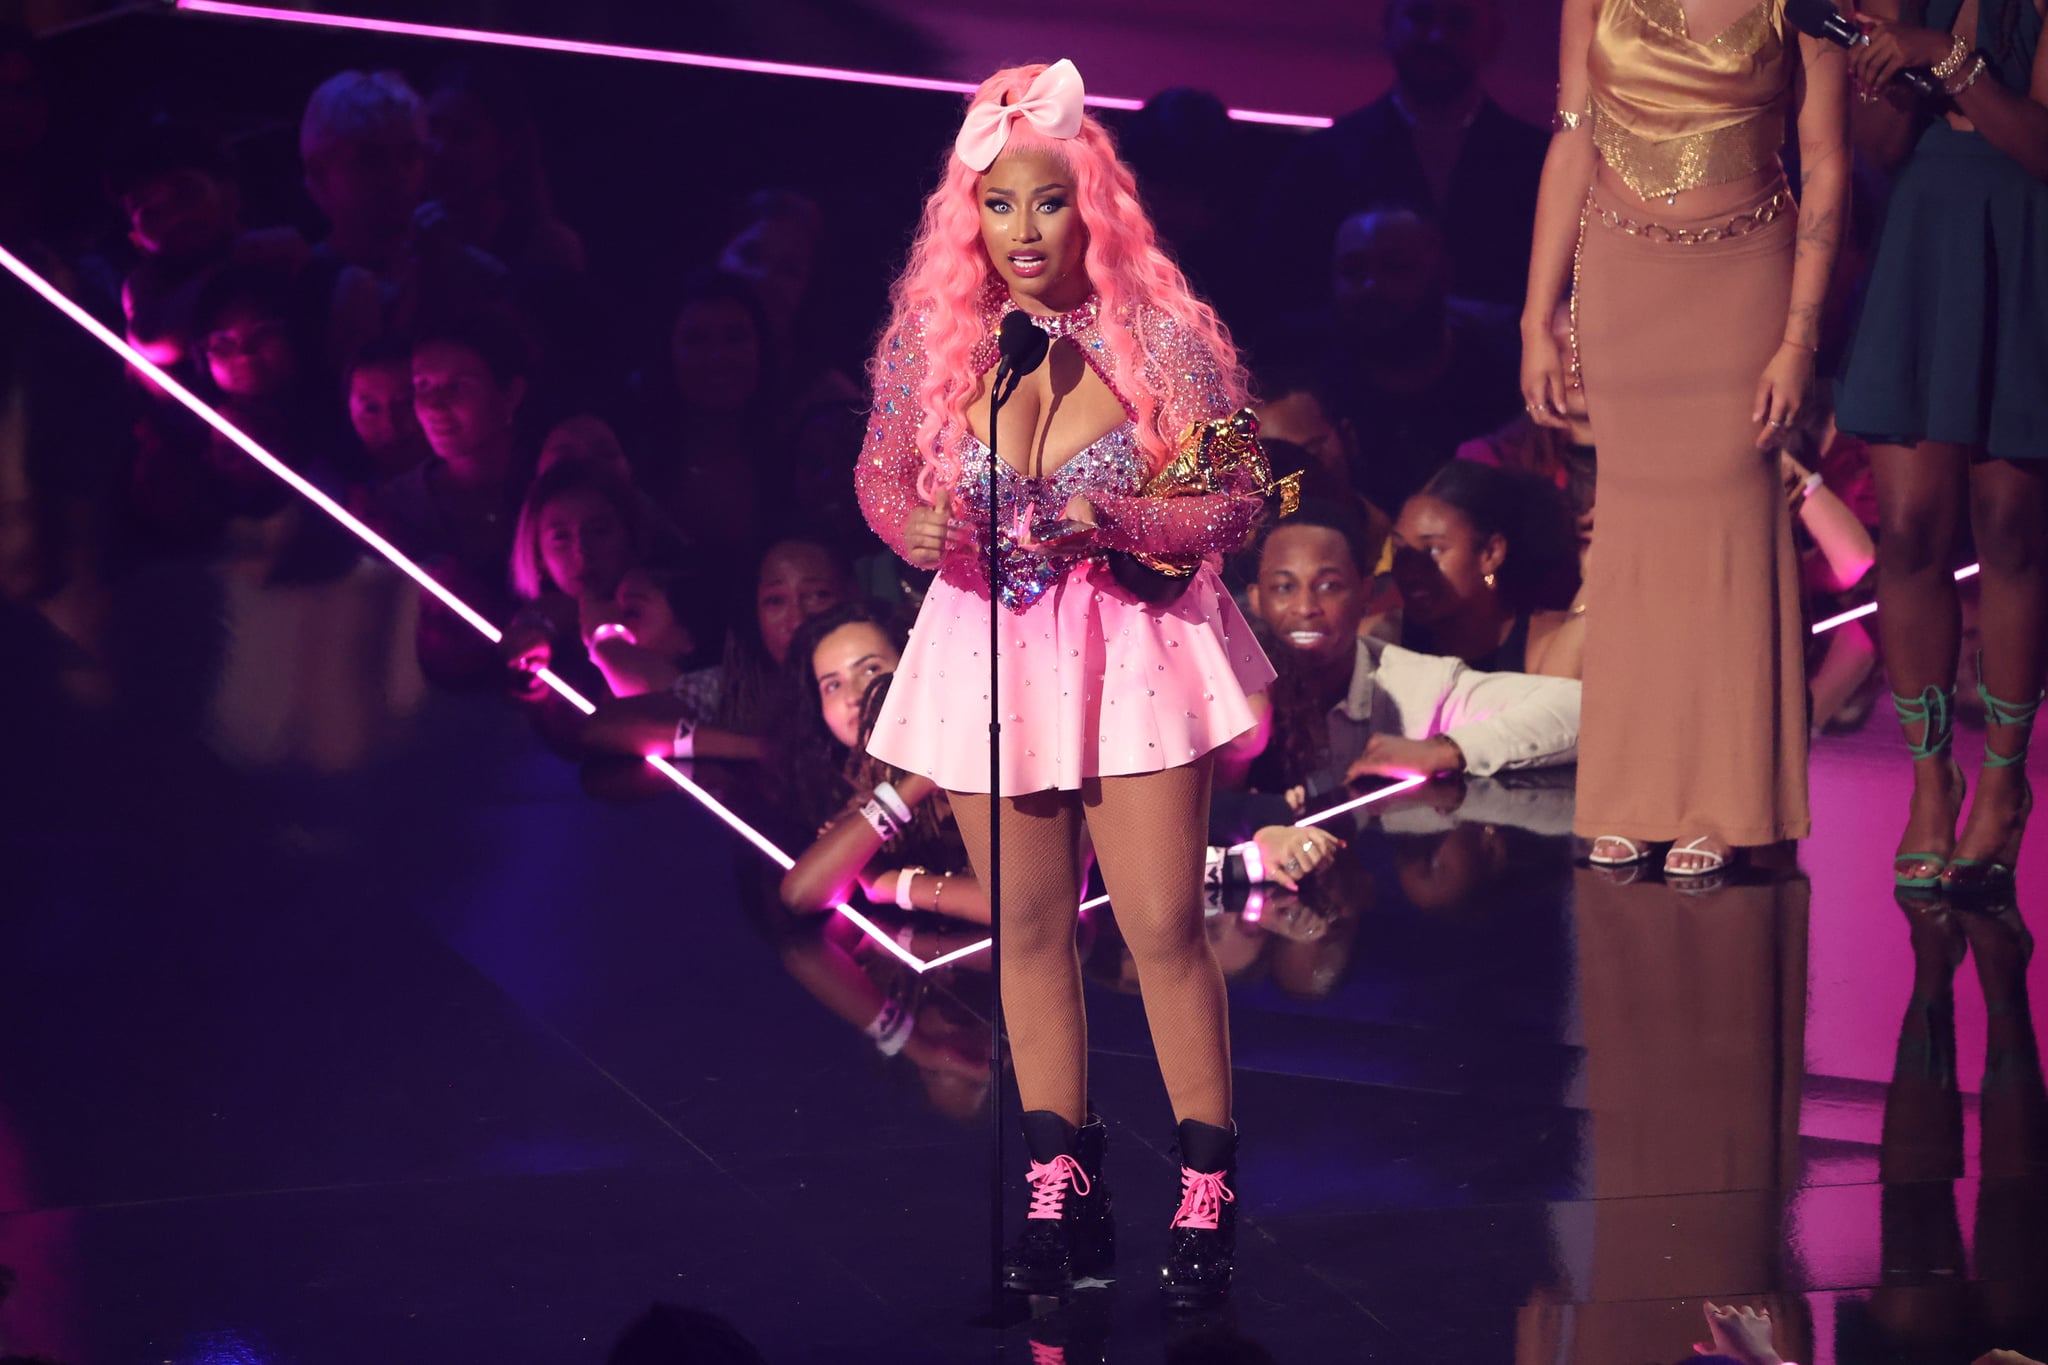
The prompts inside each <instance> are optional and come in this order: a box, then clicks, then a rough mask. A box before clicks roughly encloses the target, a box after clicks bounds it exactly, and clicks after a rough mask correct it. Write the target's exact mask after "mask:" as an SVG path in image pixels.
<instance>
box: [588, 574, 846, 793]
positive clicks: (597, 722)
mask: <svg viewBox="0 0 2048 1365" xmlns="http://www.w3.org/2000/svg"><path fill="white" fill-rule="evenodd" d="M849 575H850V571H849V570H848V568H847V565H846V563H845V561H844V560H843V559H841V558H839V557H838V556H837V555H835V554H834V553H833V552H832V551H831V550H830V549H828V548H827V547H825V546H823V545H820V544H818V543H817V542H815V541H808V540H784V541H778V542H776V543H775V544H773V545H771V546H769V547H768V550H767V552H766V553H764V554H763V555H762V556H761V557H760V559H759V561H758V568H757V571H756V573H755V574H754V575H753V578H752V583H753V600H752V602H751V603H750V604H749V605H750V607H751V610H746V611H737V610H736V611H735V612H734V613H733V624H732V627H731V629H730V630H729V631H728V632H727V634H726V638H725V649H724V655H723V657H722V659H721V660H720V662H719V663H718V665H717V666H716V667H713V668H703V669H696V670H692V671H689V672H683V673H680V674H679V676H677V678H676V679H675V681H674V682H673V684H672V685H671V686H670V688H669V690H668V691H667V692H666V693H663V694H655V693H648V694H647V695H644V696H635V697H626V698H620V699H618V700H616V701H613V702H610V703H607V704H605V705H601V706H599V707H598V710H597V714H596V715H594V716H592V717H591V718H590V724H589V725H588V726H587V727H585V730H584V743H585V745H586V746H587V748H588V749H589V750H590V751H592V752H594V753H604V754H631V755H634V756H637V757H646V756H648V755H652V754H660V755H663V756H667V757H676V758H733V759H750V760H758V759H762V758H765V757H767V756H768V754H769V751H770V740H771V739H772V738H773V737H775V736H778V735H780V734H781V733H782V731H783V729H784V726H785V725H786V723H787V721H788V719H789V715H790V709H791V706H792V702H791V701H790V696H789V686H788V675H787V671H786V664H787V661H788V658H789V651H790V642H791V641H792V640H793V639H794V638H795V636H796V633H797V630H798V629H799V628H800V627H801V626H802V625H803V623H804V622H805V621H806V620H808V619H809V618H811V617H813V616H817V615H819V614H821V613H823V612H826V611H829V610H831V609H832V608H833V607H836V606H838V605H839V604H840V603H841V602H844V601H846V600H847V598H848V596H849V595H850V588H849V582H850V577H849Z"/></svg>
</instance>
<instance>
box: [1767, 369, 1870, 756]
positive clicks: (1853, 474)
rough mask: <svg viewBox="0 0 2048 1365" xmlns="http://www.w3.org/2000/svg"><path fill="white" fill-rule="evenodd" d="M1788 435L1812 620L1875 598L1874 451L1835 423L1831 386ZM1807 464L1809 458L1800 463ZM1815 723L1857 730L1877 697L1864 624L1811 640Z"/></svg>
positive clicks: (1785, 462)
mask: <svg viewBox="0 0 2048 1365" xmlns="http://www.w3.org/2000/svg"><path fill="white" fill-rule="evenodd" d="M1821 390H1822V391H1821V393H1819V394H1817V395H1816V398H1817V401H1815V402H1814V403H1812V404H1811V405H1810V408H1809V410H1808V411H1806V412H1803V413H1801V415H1800V417H1799V418H1798V419H1797V420H1796V422H1795V424H1794V426H1793V428H1792V430H1791V431H1790V432H1788V433H1786V439H1785V443H1784V445H1783V447H1782V448H1781V449H1780V451H1779V454H1778V459H1779V468H1780V470H1781V472H1782V473H1783V475H1784V480H1785V498H1786V502H1787V503H1788V505H1789V506H1790V508H1791V512H1792V543H1793V547H1794V548H1795V549H1796V550H1797V551H1798V553H1799V576H1800V589H1801V596H1802V599H1803V601H1804V605H1805V608H1806V615H1807V619H1808V620H1809V621H1813V622H1817V621H1820V620H1822V619H1824V618H1829V617H1833V616H1837V615H1839V614H1840V613H1842V612H1844V611H1847V610H1848V609H1850V608H1851V607H1854V606H1859V605H1861V604H1863V603H1865V602H1868V601H1869V600H1870V596H1871V580H1872V577H1873V573H1874V570H1875V568H1876V566H1877V542H1876V539H1875V536H1876V531H1877V489H1876V484H1875V481H1874V480H1873V478H1872V476H1871V470H1870V449H1869V447H1868V446H1867V445H1866V444H1865V443H1864V442H1863V441H1861V440H1859V439H1857V438H1856V437H1854V436H1844V435H1843V434H1842V433H1841V432H1840V431H1839V430H1838V429H1837V428H1836V426H1835V416H1834V405H1833V403H1832V402H1831V401H1829V397H1830V395H1829V394H1828V393H1827V391H1826V386H1825V385H1823V386H1821ZM1802 461H1805V462H1809V463H1810V466H1811V467H1809V463H1802ZM1806 664H1807V693H1808V696H1809V699H1810V705H1809V716H1810V723H1811V725H1812V727H1813V729H1814V730H1815V732H1819V731H1821V730H1824V729H1855V728H1857V727H1858V726H1860V725H1861V724H1862V723H1863V721H1864V720H1865V719H1866V718H1867V717H1868V715H1869V713H1870V707H1871V703H1872V702H1873V701H1875V700H1876V687H1875V682H1876V678H1877V642H1876V640H1875V639H1874V638H1873V636H1872V633H1871V631H1870V629H1869V623H1868V622H1866V621H1854V622H1850V623H1848V624H1846V625H1843V626H1841V627H1838V628H1837V629H1834V630H1830V631H1826V632H1824V633H1822V634H1820V635H1811V634H1809V635H1808V637H1807V659H1806Z"/></svg>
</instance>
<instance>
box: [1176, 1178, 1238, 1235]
mask: <svg viewBox="0 0 2048 1365" xmlns="http://www.w3.org/2000/svg"><path fill="white" fill-rule="evenodd" d="M1236 1202H1237V1196H1236V1195H1234V1194H1232V1193H1231V1192H1230V1186H1228V1185H1226V1184H1224V1183H1223V1172H1221V1171H1195V1170H1190V1169H1188V1168H1187V1167H1186V1166H1183V1167H1181V1168H1180V1209H1179V1211H1178V1212H1176V1213H1175V1214H1174V1215H1173V1222H1171V1223H1170V1224H1168V1225H1167V1226H1169V1227H1176V1228H1210V1229H1214V1228H1215V1226H1216V1220H1217V1219H1218V1218H1220V1217H1222V1216H1223V1206H1224V1205H1225V1204H1234V1203H1236Z"/></svg>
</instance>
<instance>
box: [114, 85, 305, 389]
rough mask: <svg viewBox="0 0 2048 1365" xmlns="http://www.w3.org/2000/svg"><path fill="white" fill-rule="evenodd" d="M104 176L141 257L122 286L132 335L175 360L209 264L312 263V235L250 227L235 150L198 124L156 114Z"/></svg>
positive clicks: (164, 360)
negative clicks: (308, 238) (231, 155)
mask: <svg viewBox="0 0 2048 1365" xmlns="http://www.w3.org/2000/svg"><path fill="white" fill-rule="evenodd" d="M105 183H106V189H107V192H108V194H109V195H110V196H111V197H112V198H113V199H114V200H115V202H117V203H118V204H119V205H120V206H121V211H122V213H123V214H124V215H125V216H126V218H127V220H128V242H129V245H130V246H132V247H133V248H134V249H135V252H136V255H137V256H138V258H139V259H138V260H137V262H136V264H135V266H134V268H133V269H131V270H129V271H128V274H127V278H126V279H125V280H124V281H123V282H122V286H121V312H122V315H123V316H124V317H125V318H126V319H127V322H128V340H129V342H130V343H131V344H133V345H134V346H135V348H136V349H137V350H139V351H141V352H142V353H143V354H144V355H146V356H148V357H149V358H150V359H151V360H153V361H155V362H156V363H157V364H159V365H162V366H165V367H166V368H170V367H175V366H176V365H178V363H179V362H180V361H182V360H183V359H184V347H183V343H184V339H185V335H186V333H188V332H189V331H190V330H191V328H192V324H193V318H192V310H193V307H194V306H195V305H196V303H197V302H198V296H199V292H200V290H201V288H202V287H203V285H204V283H205V279H206V275H207V272H209V271H211V270H216V269H219V268H221V267H223V266H226V265H228V264H230V263H236V264H242V265H265V266H270V267H273V268H275V269H278V270H280V271H283V272H287V273H289V272H293V271H296V270H297V269H298V268H299V267H300V266H301V265H302V264H303V263H304V261H305V258H306V244H305V241H304V240H303V239H302V238H300V236H299V234H298V233H297V232H295V231H293V230H292V229H290V228H273V229H269V230H266V231H263V232H253V233H244V232H243V231H242V227H241V194H240V191H239V190H238V188H237V187H236V184H235V177H234V171H233V168H232V167H231V165H230V164H229V161H228V156H227V152H226V150H225V148H223V147H222V146H221V144H220V143H219V142H218V141H217V140H215V139H213V138H210V137H208V136H206V135H205V134H203V133H202V132H200V131H199V130H198V129H197V128H194V127H191V126H187V125H182V124H179V123H176V122H174V121H172V120H170V119H168V118H165V117H161V116H159V117H157V118H155V119H153V120H151V121H150V123H149V124H148V126H147V127H145V128H144V129H142V130H141V131H140V132H138V133H137V134H136V135H135V136H133V137H132V138H130V139H128V140H127V141H126V142H125V143H124V144H123V145H122V146H120V147H118V148H116V149H115V151H114V153H113V158H112V161H111V164H110V166H109V167H108V170H107V174H106V177H105Z"/></svg>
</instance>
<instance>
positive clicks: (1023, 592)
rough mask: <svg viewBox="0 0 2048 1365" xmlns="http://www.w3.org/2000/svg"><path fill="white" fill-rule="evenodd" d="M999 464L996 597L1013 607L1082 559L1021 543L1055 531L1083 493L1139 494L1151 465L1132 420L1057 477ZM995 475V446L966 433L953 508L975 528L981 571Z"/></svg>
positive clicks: (1057, 471) (1018, 607)
mask: <svg viewBox="0 0 2048 1365" xmlns="http://www.w3.org/2000/svg"><path fill="white" fill-rule="evenodd" d="M995 468H996V526H997V533H998V549H997V556H998V564H999V566H1000V567H1001V569H1002V581H1001V589H1000V591H999V592H998V594H997V595H998V596H999V597H1000V598H1001V599H1002V603H1003V605H1004V606H1005V607H1008V608H1009V609H1010V610H1011V611H1023V610H1024V609H1025V608H1026V607H1029V606H1030V605H1031V604H1032V603H1033V602H1036V601H1037V600H1038V599H1039V598H1041V597H1043V596H1045V594H1046V593H1047V592H1048V591H1050V590H1051V588H1052V586H1053V584H1055V583H1057V582H1059V581H1060V578H1061V576H1062V575H1064V574H1065V573H1066V572H1067V570H1068V569H1069V568H1071V567H1072V566H1073V565H1074V564H1075V563H1076V562H1078V560H1077V559H1071V558H1070V559H1049V558H1047V557H1046V556H1044V555H1041V554H1037V553H1034V552H1033V551H1031V550H1027V549H1024V548H1023V547H1021V546H1020V545H1019V544H1018V543H1017V542H1018V540H1019V539H1020V538H1022V537H1025V536H1027V535H1028V534H1029V533H1030V532H1031V530H1032V528H1033V527H1034V526H1036V527H1040V528H1044V529H1049V528H1050V527H1051V526H1052V525H1053V524H1054V523H1057V522H1058V521H1059V520H1060V516H1061V512H1062V510H1063V509H1064V508H1065V507H1066V505H1067V502H1068V500H1069V499H1071V498H1074V497H1076V496H1082V497H1087V496H1092V495H1103V494H1108V495H1111V496H1116V497H1128V496H1130V495H1132V494H1134V493H1136V492H1137V491H1138V489H1139V487H1140V486H1141V485H1143V483H1144V481H1145V470H1146V463H1145V456H1144V452H1143V451H1142V450H1140V449H1139V448H1138V429H1137V427H1136V425H1135V424H1133V423H1131V422H1128V421H1126V422H1125V423H1124V424H1123V425H1122V426H1120V427H1118V428H1117V429H1116V430H1114V431H1112V432H1110V433H1109V434H1108V435H1106V436H1103V437H1101V438H1100V439H1098V440H1096V441H1095V442H1094V443H1093V444H1091V445H1089V446H1088V447H1087V448H1085V449H1084V450H1082V451H1081V453H1080V454H1078V455H1076V456H1074V458H1072V459H1071V460H1068V461H1067V462H1066V463H1065V464H1063V465H1061V466H1060V467H1059V468H1058V469H1055V470H1054V471H1053V472H1052V473H1050V474H1047V475H1043V476H1040V477H1034V476H1032V475H1029V474H1020V473H1018V472H1017V471H1016V469H1015V468H1013V467H1012V466H1011V465H1010V463H1009V462H1008V461H1007V460H1004V459H1001V458H1000V457H999V458H997V460H996V461H995ZM988 475H989V451H988V447H987V446H986V445H984V444H982V442H981V441H980V440H978V439H977V438H976V437H974V436H972V435H969V436H967V437H966V438H965V439H964V440H963V441H962V442H961V473H960V484H959V488H958V490H957V493H956V495H955V501H954V506H955V508H957V509H958V515H959V516H961V517H962V518H963V519H965V520H966V521H967V522H968V523H969V525H971V526H972V527H973V528H974V531H975V537H974V540H975V549H974V552H973V553H974V554H975V555H976V556H978V557H979V562H978V563H977V566H976V567H977V568H978V567H979V565H980V563H985V562H986V558H987V555H988V541H987V539H986V537H987V535H988V529H987V528H988V501H989V497H988ZM976 576H977V578H978V577H979V575H976Z"/></svg>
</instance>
